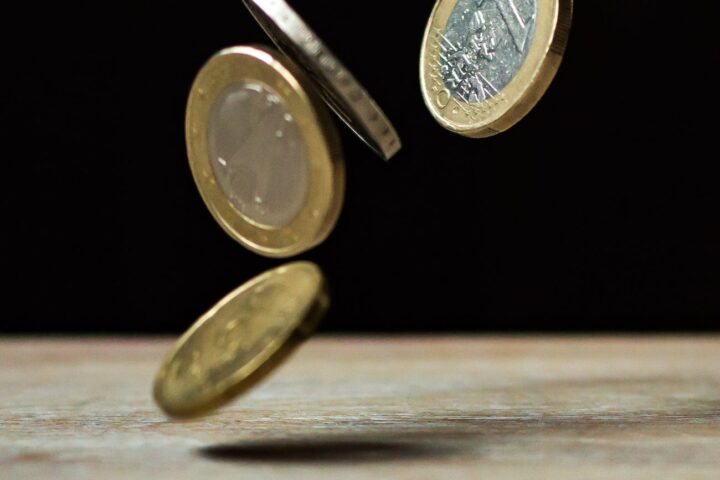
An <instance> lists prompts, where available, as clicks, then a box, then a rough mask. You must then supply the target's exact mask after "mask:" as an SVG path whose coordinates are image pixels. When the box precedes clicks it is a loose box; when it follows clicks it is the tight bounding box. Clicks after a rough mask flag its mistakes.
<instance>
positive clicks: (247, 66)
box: [185, 47, 345, 257]
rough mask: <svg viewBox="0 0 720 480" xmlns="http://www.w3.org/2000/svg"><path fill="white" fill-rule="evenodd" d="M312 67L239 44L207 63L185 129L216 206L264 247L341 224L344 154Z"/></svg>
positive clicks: (319, 235)
mask: <svg viewBox="0 0 720 480" xmlns="http://www.w3.org/2000/svg"><path fill="white" fill-rule="evenodd" d="M314 92H315V89H314V88H313V86H312V85H311V84H310V81H309V79H308V78H307V76H306V75H305V73H304V72H303V71H302V70H301V69H299V68H297V67H296V66H295V64H294V63H292V62H291V61H289V60H288V59H287V58H285V57H284V56H282V55H278V54H277V53H276V52H274V51H272V50H270V49H266V48H262V47H232V48H228V49H225V50H223V51H221V52H220V53H218V54H217V55H215V56H214V57H213V58H211V59H210V61H209V62H208V63H207V64H206V65H205V66H204V67H203V68H202V70H201V71H200V73H198V75H197V78H196V79H195V82H194V84H193V86H192V90H191V92H190V98H189V100H188V106H187V117H186V124H185V130H186V133H185V137H186V142H187V149H188V158H189V160H190V167H191V170H192V173H193V177H194V179H195V183H196V184H197V186H198V189H199V190H200V193H201V195H202V197H203V200H204V201H205V203H206V205H207V206H208V208H209V209H210V211H211V213H212V214H213V216H214V217H215V219H216V220H217V222H218V223H219V224H220V226H222V227H223V228H224V229H225V231H226V232H227V233H228V234H230V236H231V237H233V238H234V239H235V240H237V241H238V242H240V243H241V244H243V245H244V246H245V247H247V248H249V249H250V250H253V251H254V252H256V253H259V254H262V255H266V256H269V257H288V256H291V255H295V254H298V253H301V252H303V251H305V250H308V249H310V248H312V247H314V246H315V245H317V244H318V243H320V242H322V241H323V240H324V239H325V238H326V237H327V235H328V234H329V233H330V231H331V230H332V228H333V227H334V226H335V223H336V221H337V218H338V215H339V213H340V209H341V206H342V202H343V197H344V191H345V166H344V165H345V164H344V161H343V158H342V150H341V147H340V140H339V138H338V133H337V130H336V129H335V127H334V125H333V122H332V119H331V118H330V113H329V111H328V109H327V107H326V106H325V105H324V103H323V102H322V100H321V99H320V98H319V96H318V95H317V94H315V93H314Z"/></svg>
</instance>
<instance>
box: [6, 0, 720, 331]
mask: <svg viewBox="0 0 720 480" xmlns="http://www.w3.org/2000/svg"><path fill="white" fill-rule="evenodd" d="M432 4H433V1H432V0H413V1H405V0H402V1H401V0H396V1H387V0H384V1H380V0H366V1H364V2H344V1H343V2H318V1H301V0H296V1H294V2H293V5H294V6H295V8H296V10H298V12H299V13H300V14H301V15H303V16H304V17H305V19H306V20H307V21H308V23H309V24H310V25H312V26H313V28H314V29H315V30H316V31H317V32H318V34H319V35H320V36H321V37H322V38H323V39H324V40H325V41H326V42H327V43H328V44H329V45H330V46H331V47H332V48H333V50H334V51H335V52H336V53H337V55H338V56H339V57H340V58H341V59H342V60H343V61H344V63H345V64H346V65H347V66H348V67H349V68H350V69H351V70H353V72H354V73H355V74H356V76H357V77H358V78H359V79H360V80H361V81H363V83H364V84H365V86H366V87H367V89H368V90H369V91H370V92H371V94H372V95H373V96H374V97H375V98H376V99H377V100H378V102H379V103H380V104H381V105H382V107H383V108H384V110H385V111H386V113H387V114H388V116H389V117H390V118H391V119H392V120H393V122H394V123H395V125H396V127H397V128H398V130H399V132H400V134H401V136H402V138H403V141H404V144H405V148H404V150H402V151H401V153H400V154H399V155H398V156H397V157H396V158H394V159H393V160H392V161H391V162H390V163H388V164H386V163H384V162H383V161H381V160H380V159H378V158H376V157H375V156H374V155H373V154H372V153H371V152H370V151H369V150H368V149H367V148H366V147H365V146H364V145H363V144H362V143H361V142H360V141H359V140H357V139H356V138H354V137H353V135H352V134H351V133H350V132H349V131H348V130H347V128H345V127H344V126H342V125H340V123H339V122H338V128H339V130H340V131H341V134H342V137H343V144H344V148H345V157H346V162H347V170H348V177H347V178H348V191H347V197H346V202H345V207H344V211H343V213H342V216H341V218H340V221H339V224H338V226H337V228H336V230H335V231H334V232H333V234H332V235H331V236H330V238H329V239H328V240H327V241H326V242H325V243H324V244H322V245H321V246H320V247H318V248H316V249H314V250H313V251H311V252H309V253H308V254H306V255H304V256H303V258H306V259H309V260H313V261H315V262H317V263H319V264H320V265H321V266H322V267H323V268H324V270H325V271H326V273H327V275H328V277H329V280H330V284H331V287H332V291H333V299H334V308H333V310H332V312H331V314H330V316H329V317H328V318H327V320H326V322H325V323H324V326H323V328H324V329H325V330H326V331H393V332H395V331H417V330H423V331H434V330H442V331H454V330H470V331H484V330H494V331H518V330H542V331H545V330H578V331H579V330H617V329H621V330H644V331H645V330H657V329H672V330H697V329H705V330H714V329H717V325H718V324H717V320H718V318H719V317H720V278H719V275H718V272H719V271H720V270H719V269H720V261H719V260H720V254H719V252H720V229H719V228H718V222H719V220H720V219H719V218H718V206H719V203H718V201H719V200H720V196H719V195H718V193H717V184H718V176H717V174H716V173H715V170H714V164H715V163H716V162H717V160H718V158H717V157H718V155H717V154H716V150H717V148H716V146H715V145H716V143H717V142H716V139H717V132H716V130H717V126H718V122H717V117H716V115H717V107H718V102H717V87H718V77H717V74H716V73H715V70H716V69H717V68H718V66H720V64H719V62H718V60H720V55H719V48H718V41H717V28H716V23H717V21H718V18H720V16H719V15H718V13H719V12H718V8H717V2H714V1H706V2H690V3H683V2H672V3H670V2H667V3H662V2H651V1H640V0H624V1H621V0H612V1H610V0H607V1H590V0H585V1H580V2H577V5H576V10H575V19H574V25H573V30H572V32H571V36H570V43H569V46H568V50H567V53H566V56H565V61H564V63H563V65H562V67H561V68H560V71H559V73H558V75H557V77H556V80H555V82H554V83H553V85H552V86H551V88H550V89H549V91H548V93H547V94H546V96H545V97H544V98H543V100H542V101H541V102H540V104H539V105H538V106H537V108H536V109H535V110H533V111H532V112H531V113H530V115H528V117H527V118H526V119H525V120H523V121H522V122H521V123H519V124H518V125H517V126H515V127H514V128H513V129H511V130H510V131H508V132H506V133H504V134H501V135H499V136H496V137H494V138H491V139H485V140H470V139H465V138H462V137H459V136H456V135H453V134H451V133H449V132H446V131H445V130H443V129H442V128H441V127H439V126H438V125H437V124H435V122H434V121H433V119H432V118H431V116H430V115H429V113H428V112H427V111H426V110H425V107H424V105H423V103H422V99H421V96H420V89H419V81H418V59H419V50H420V44H421V39H422V34H423V30H424V28H425V25H426V22H427V18H428V15H429V13H430V10H431V8H432ZM4 19H5V21H6V22H5V23H6V24H8V25H6V28H5V30H6V33H7V31H8V28H11V27H13V26H16V27H19V28H18V29H17V33H15V34H13V37H12V38H10V39H6V40H7V41H6V42H4V43H5V48H6V53H5V62H6V68H5V69H4V72H3V77H4V83H5V82H7V84H6V85H5V86H4V88H3V92H2V95H1V97H2V100H1V101H2V112H3V115H4V117H5V120H6V121H8V124H9V126H7V127H6V128H4V129H3V130H4V133H5V134H6V135H7V138H6V141H5V144H6V146H7V148H6V149H5V151H4V153H5V155H4V157H3V169H2V171H3V172H4V173H3V174H2V188H1V189H0V213H1V214H2V227H1V228H2V231H1V235H0V272H2V274H1V275H2V278H3V280H5V282H4V283H5V286H4V287H3V288H2V312H3V313H2V315H3V318H2V322H1V323H0V329H1V330H2V331H4V332H128V333H142V332H170V331H173V332H175V331H180V330H182V329H184V328H186V327H187V326H188V325H189V324H190V322H192V321H193V320H194V318H196V317H197V315H199V314H200V313H202V312H203V311H204V310H206V309H207V308H208V307H209V306H211V305H212V304H213V303H214V302H215V301H216V300H218V299H219V298H220V297H221V296H223V295H224V294H225V293H227V292H228V291H230V290H231V289H233V288H234V287H236V286H237V285H239V284H240V283H242V282H243V281H245V280H246V279H248V278H249V277H251V276H252V275H255V274H256V273H259V272H261V271H263V270H265V269H267V268H270V267H272V266H275V265H278V264H279V263H280V262H278V261H275V260H269V259H265V258H262V257H259V256H257V255H254V254H252V253H250V252H249V251H246V250H244V249H243V248H242V247H240V246H239V245H238V244H236V243H234V241H233V240H231V239H230V238H229V237H228V236H226V235H225V234H224V233H223V232H222V231H221V229H220V228H219V227H218V226H217V225H216V224H215V222H214V221H213V219H212V218H211V216H210V215H209V213H208V212H207V210H206V209H205V207H204V205H203V203H202V201H201V200H200V197H199V195H198V193H197V191H196V189H195V186H194V184H193V181H192V177H191V175H190V171H189V168H188V165H187V160H186V156H185V144H184V138H183V119H184V118H183V117H184V108H185V101H186V97H187V93H188V91H189V88H190V84H191V82H192V80H193V77H194V75H195V73H196V72H197V71H198V69H199V68H200V67H201V66H202V64H203V63H204V62H205V61H206V60H207V58H208V57H209V56H210V55H211V54H213V53H214V52H215V51H217V50H219V49H221V48H223V47H226V46H230V45H236V44H248V43H262V44H270V41H269V40H268V39H267V38H266V36H265V35H264V34H263V32H262V31H261V30H260V28H259V27H258V26H257V25H256V24H255V23H254V21H253V20H252V18H251V17H250V15H249V14H248V13H247V12H246V11H245V9H244V7H243V6H242V3H241V2H240V1H239V0H234V1H205V2H195V3H194V4H190V5H182V4H180V3H178V2H174V1H168V0H163V1H159V0H158V1H154V2H114V3H108V2H92V3H90V2H89V3H86V4H83V3H80V4H65V3H62V4H56V5H55V6H51V7H45V6H40V5H38V4H32V5H28V7H26V11H25V12H21V13H17V14H7V15H6V16H5V18H4ZM14 23H16V25H12V24H14ZM8 134H9V135H8Z"/></svg>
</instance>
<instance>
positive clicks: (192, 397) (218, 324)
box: [154, 262, 329, 417]
mask: <svg viewBox="0 0 720 480" xmlns="http://www.w3.org/2000/svg"><path fill="white" fill-rule="evenodd" d="M328 303H329V300H328V296H327V292H326V288H325V280H324V277H323V275H322V272H321V271H320V269H319V268H318V267H317V266H316V265H314V264H312V263H307V262H298V263H293V264H289V265H285V266H282V267H279V268H277V269H274V270H271V271H269V272H266V273H264V274H262V275H260V276H258V277H256V278H255V279H253V280H251V281H249V282H248V283H246V284H245V285H243V286H241V287H240V288H238V289H237V290H235V291H234V292H232V293H230V294H229V295H228V296H226V297H225V298H224V299H222V300H221V301H220V302H219V303H218V304H217V305H215V306H214V307H213V308H212V309H210V310H209V311H208V312H207V313H206V314H205V315H203V316H202V317H201V318H200V319H199V320H198V321H197V322H196V323H195V324H194V325H193V326H192V327H191V328H190V330H189V331H188V332H187V333H186V334H185V335H183V336H182V338H181V339H180V340H179V341H178V343H177V345H176V346H175V348H174V350H173V351H172V352H171V353H170V354H169V355H168V357H167V358H166V359H165V361H164V363H163V365H162V367H161V368H160V371H159V372H158V374H157V377H156V379H155V387H154V396H155V400H156V402H157V403H158V405H159V406H160V407H161V408H162V409H163V410H164V411H165V412H166V413H167V414H168V415H171V416H174V417H191V416H197V415H201V414H203V413H206V412H208V411H209V410H212V409H214V408H216V407H218V406H220V405H222V404H224V403H226V402H227V401H229V400H231V399H233V398H235V396H237V395H239V394H240V393H242V392H244V391H246V390H247V389H249V388H250V387H252V386H253V385H255V384H256V383H257V382H258V381H259V380H261V379H262V378H264V377H265V376H266V375H267V374H268V373H269V372H270V371H271V370H272V369H273V368H274V367H276V366H277V365H278V364H279V363H280V362H281V361H282V360H283V359H285V358H286V357H287V355H288V354H289V353H290V352H292V350H293V349H294V348H295V347H297V346H298V345H299V344H300V343H301V342H302V341H303V340H304V339H305V338H306V337H307V336H308V335H309V334H310V333H311V332H312V331H313V330H314V328H315V325H316V324H317V322H318V321H319V319H320V317H321V316H322V315H323V314H324V312H325V310H326V309H327V306H328Z"/></svg>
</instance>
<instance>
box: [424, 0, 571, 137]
mask: <svg viewBox="0 0 720 480" xmlns="http://www.w3.org/2000/svg"><path fill="white" fill-rule="evenodd" d="M571 17H572V0H439V1H438V2H437V3H436V5H435V8H434V10H433V13H432V15H431V18H430V21H429V23H428V26H427V29H426V32H425V38H424V41H423V47H422V54H421V60H420V76H421V83H422V90H423V98H424V100H425V104H426V105H427V106H428V108H429V109H430V111H431V113H432V114H433V116H434V117H435V119H436V120H437V121H438V122H439V123H440V124H441V125H442V126H444V127H445V128H447V129H448V130H451V131H454V132H456V133H459V134H462V135H465V136H469V137H487V136H491V135H494V134H496V133H499V132H502V131H504V130H507V129H508V128H510V127H511V126H513V125H514V124H515V123H517V122H518V121H519V120H520V119H521V118H522V117H524V116H525V115H526V114H527V113H528V112H529V111H530V110H531V109H532V108H533V106H534V105H535V104H536V103H537V101H538V100H539V99H540V97H541V96H542V95H543V93H544V92H545V90H546V89H547V87H548V86H549V85H550V83H551V82H552V79H553V77H554V76H555V73H556V71H557V69H558V67H559V65H560V62H561V60H562V55H563V52H564V50H565V45H566V43H567V37H568V33H569V29H570V22H571Z"/></svg>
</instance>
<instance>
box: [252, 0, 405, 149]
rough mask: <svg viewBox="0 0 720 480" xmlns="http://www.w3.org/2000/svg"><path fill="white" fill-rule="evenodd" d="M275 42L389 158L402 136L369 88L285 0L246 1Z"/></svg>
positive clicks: (341, 114) (360, 134)
mask: <svg viewBox="0 0 720 480" xmlns="http://www.w3.org/2000/svg"><path fill="white" fill-rule="evenodd" d="M243 2H244V3H245V6H246V7H247V8H248V10H250V13H252V14H253V16H254V17H255V19H256V20H257V21H258V23H259V24H260V26H262V28H263V29H264V30H265V32H266V33H267V34H268V36H269V37H270V38H271V39H272V40H273V42H275V44H276V45H277V46H278V48H280V50H282V51H283V52H285V53H286V54H287V55H288V56H289V57H290V58H292V59H293V60H294V61H295V62H297V63H298V65H300V67H302V68H303V69H305V70H306V71H307V73H308V74H309V75H310V76H311V77H312V78H313V79H314V80H315V81H316V82H317V85H318V86H319V87H320V93H321V95H322V96H323V98H324V99H325V101H326V102H327V104H328V105H330V107H332V109H333V110H334V111H335V113H336V114H337V115H338V116H339V117H340V118H341V119H342V120H343V121H344V122H345V123H346V124H347V125H348V126H349V127H350V129H352V130H353V131H354V132H355V133H356V134H357V135H358V137H360V138H361V139H362V140H363V141H364V142H365V143H366V144H367V145H368V146H370V148H372V149H373V150H374V151H375V152H376V153H377V154H379V155H380V156H381V157H383V158H384V159H385V160H389V159H390V158H391V157H392V156H393V155H395V153H397V152H398V150H400V148H401V142H400V137H399V136H398V134H397V132H396V131H395V127H393V125H392V123H390V120H388V118H387V116H385V114H384V113H383V111H382V110H381V109H380V107H379V106H378V105H377V103H376V102H375V101H374V100H373V99H372V98H371V97H370V95H369V94H368V92H367V90H365V88H364V87H363V86H362V85H361V84H360V82H358V80H357V79H356V78H355V77H354V76H353V74H352V73H350V71H349V70H348V69H347V68H345V66H344V65H343V64H342V63H341V62H340V60H338V59H337V57H336V56H335V55H334V54H333V53H332V52H331V51H330V49H329V48H328V47H327V46H326V45H325V43H323V41H322V40H320V38H319V37H318V36H317V35H316V34H315V32H314V31H313V30H312V29H310V27H309V26H308V25H307V24H306V23H305V21H303V19H302V18H301V17H300V16H299V15H298V14H297V13H296V12H295V10H293V9H292V8H291V7H290V6H289V5H288V4H287V3H286V2H285V1H284V0H243Z"/></svg>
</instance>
